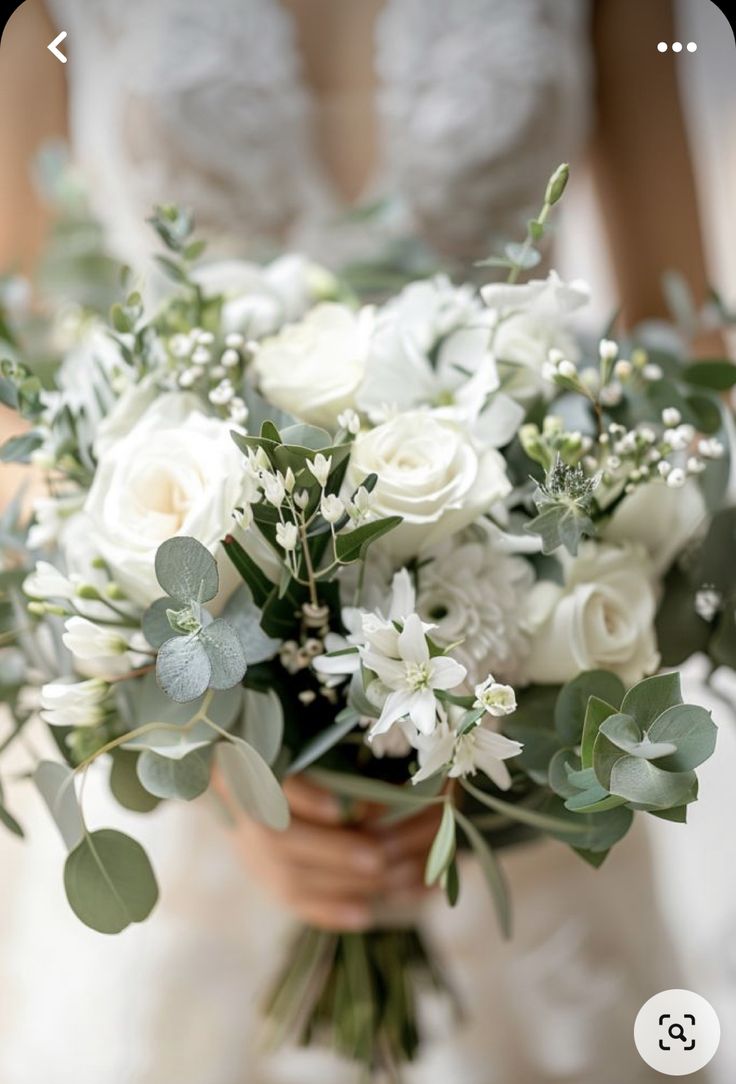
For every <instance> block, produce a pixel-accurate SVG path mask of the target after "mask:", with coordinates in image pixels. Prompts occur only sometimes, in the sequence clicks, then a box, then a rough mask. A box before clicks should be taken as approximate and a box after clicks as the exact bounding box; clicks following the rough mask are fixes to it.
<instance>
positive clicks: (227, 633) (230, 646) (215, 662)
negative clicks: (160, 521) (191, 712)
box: [142, 537, 247, 703]
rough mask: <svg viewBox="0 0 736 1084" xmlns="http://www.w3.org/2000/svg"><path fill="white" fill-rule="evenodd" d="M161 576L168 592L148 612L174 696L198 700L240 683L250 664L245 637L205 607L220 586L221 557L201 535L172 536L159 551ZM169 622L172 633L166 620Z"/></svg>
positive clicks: (159, 671) (146, 627) (149, 633)
mask: <svg viewBox="0 0 736 1084" xmlns="http://www.w3.org/2000/svg"><path fill="white" fill-rule="evenodd" d="M155 567H156V578H157V579H158V582H159V584H160V585H161V587H162V588H163V589H164V591H166V592H167V594H166V596H165V597H163V598H160V599H156V601H155V602H154V603H153V604H152V605H151V606H150V607H149V608H148V610H147V611H146V613H145V614H144V615H143V624H142V627H143V631H144V634H145V635H146V637H147V639H148V641H149V643H150V644H151V646H152V647H155V648H158V655H157V657H156V677H157V679H158V682H159V685H160V686H161V688H162V689H163V690H164V692H165V693H166V694H167V696H170V697H171V699H172V700H176V701H179V702H181V703H186V702H188V701H190V700H196V699H197V697H199V696H201V695H202V693H203V692H204V691H205V690H206V689H208V688H213V689H229V688H232V687H233V686H234V685H238V684H240V682H241V681H242V680H243V677H244V676H245V671H246V668H247V663H246V658H245V652H244V650H243V645H242V643H241V640H240V637H239V635H238V633H237V631H236V630H235V629H233V628H232V627H231V626H230V625H229V624H228V622H227V621H225V620H224V619H222V618H220V619H219V620H217V621H213V620H212V617H211V616H210V614H209V613H207V612H206V611H205V610H203V609H202V603H203V602H209V601H210V600H211V599H213V598H214V597H215V595H216V594H217V591H218V589H219V576H218V572H217V562H216V561H215V559H214V557H213V556H212V554H211V553H210V552H209V550H208V549H206V548H205V547H204V546H203V545H202V544H201V543H200V542H198V541H197V540H196V538H182V537H177V538H170V539H168V540H167V541H166V542H163V543H162V544H161V545H160V546H159V548H158V550H157V551H156V565H155ZM167 623H168V625H169V631H168V635H167V631H166V624H167Z"/></svg>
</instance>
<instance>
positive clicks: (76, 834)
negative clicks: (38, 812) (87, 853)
mask: <svg viewBox="0 0 736 1084" xmlns="http://www.w3.org/2000/svg"><path fill="white" fill-rule="evenodd" d="M73 778H74V777H73V773H72V770H71V768H69V767H68V766H67V765H66V764H62V763H60V762H59V761H55V760H42V761H41V762H40V763H39V764H38V765H37V766H36V770H35V771H34V773H33V782H34V783H35V784H36V786H37V787H38V789H39V792H40V794H41V797H42V798H43V800H44V802H45V804H46V806H47V808H48V811H49V813H50V814H51V816H52V817H53V819H54V823H55V824H56V827H57V828H58V829H59V832H60V833H61V838H62V839H63V840H64V844H65V846H66V848H67V850H69V851H71V850H73V848H74V847H76V845H77V844H78V843H79V841H80V839H81V838H82V836H83V834H84V825H83V823H82V814H81V812H80V809H79V803H78V802H77V794H76V791H75V789H74V782H73Z"/></svg>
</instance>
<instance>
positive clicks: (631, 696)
mask: <svg viewBox="0 0 736 1084" xmlns="http://www.w3.org/2000/svg"><path fill="white" fill-rule="evenodd" d="M681 703H682V696H681V694H680V675H679V674H678V673H675V672H673V673H671V674H655V676H654V677H648V678H644V680H643V681H640V682H638V684H636V685H634V687H633V688H632V689H629V691H628V692H627V693H626V695H625V697H624V698H623V700H622V702H621V711H622V713H623V714H624V715H631V716H632V717H633V719H634V720H635V721H636V722H637V723H638V725H639V727H640V728H641V729H642V730H648V729H649V727H650V726H651V725H652V723H653V722H654V720H655V719H656V718H657V717H658V716H660V715H661V714H662V712H663V711H666V710H667V708H671V707H673V706H674V705H675V704H681Z"/></svg>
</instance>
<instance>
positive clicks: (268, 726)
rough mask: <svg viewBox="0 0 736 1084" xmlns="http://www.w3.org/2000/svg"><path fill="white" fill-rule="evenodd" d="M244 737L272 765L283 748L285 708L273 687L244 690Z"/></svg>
mask: <svg viewBox="0 0 736 1084" xmlns="http://www.w3.org/2000/svg"><path fill="white" fill-rule="evenodd" d="M242 719H243V722H242V728H243V737H244V738H245V740H246V741H247V742H248V744H249V745H252V746H253V748H254V749H256V750H257V751H258V752H259V753H260V754H261V756H262V757H263V759H264V760H265V762H266V764H268V765H271V764H273V762H274V761H275V760H276V757H277V756H278V755H279V752H280V750H281V742H282V739H283V736H284V709H283V708H282V707H281V701H280V700H279V698H278V696H277V695H276V693H275V692H274V690H273V689H269V690H268V691H267V692H263V693H262V692H258V691H257V690H255V689H244V690H243V716H242Z"/></svg>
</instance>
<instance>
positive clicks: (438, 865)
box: [424, 801, 455, 886]
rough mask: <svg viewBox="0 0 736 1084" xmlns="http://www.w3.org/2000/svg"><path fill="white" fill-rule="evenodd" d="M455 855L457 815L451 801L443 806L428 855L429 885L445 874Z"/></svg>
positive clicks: (425, 872) (425, 875)
mask: <svg viewBox="0 0 736 1084" xmlns="http://www.w3.org/2000/svg"><path fill="white" fill-rule="evenodd" d="M454 857H455V815H454V812H453V805H452V802H451V801H446V802H445V803H444V805H443V807H442V818H441V820H440V823H439V826H438V828H437V833H436V835H435V837H434V840H433V841H432V846H431V847H430V850H429V855H428V856H427V865H426V869H425V871H424V883H425V884H426V885H427V886H429V885H433V884H435V882H436V881H438V880H439V879H440V877H442V876H443V874H444V873H445V872H446V870H447V868H448V867H449V865H450V863H451V862H452V860H453V858H454Z"/></svg>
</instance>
